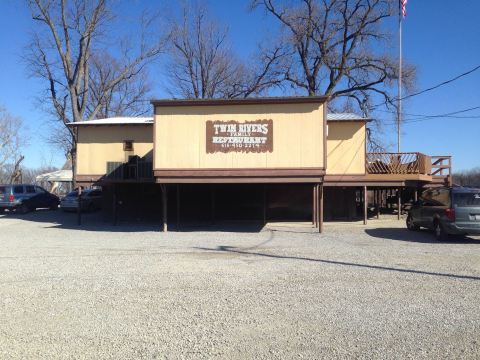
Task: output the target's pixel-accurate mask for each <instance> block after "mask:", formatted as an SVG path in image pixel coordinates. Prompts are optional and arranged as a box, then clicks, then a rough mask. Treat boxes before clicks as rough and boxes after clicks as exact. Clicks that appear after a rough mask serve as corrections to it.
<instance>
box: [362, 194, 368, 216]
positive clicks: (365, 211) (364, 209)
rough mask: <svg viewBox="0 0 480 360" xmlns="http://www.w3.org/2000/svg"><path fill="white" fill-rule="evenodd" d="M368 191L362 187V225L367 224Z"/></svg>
mask: <svg viewBox="0 0 480 360" xmlns="http://www.w3.org/2000/svg"><path fill="white" fill-rule="evenodd" d="M367 210H368V193H367V187H366V186H364V187H363V225H367Z"/></svg>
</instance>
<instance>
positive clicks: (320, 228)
mask: <svg viewBox="0 0 480 360" xmlns="http://www.w3.org/2000/svg"><path fill="white" fill-rule="evenodd" d="M317 197H318V211H317V212H318V232H319V233H322V232H323V184H321V185H318V189H317Z"/></svg>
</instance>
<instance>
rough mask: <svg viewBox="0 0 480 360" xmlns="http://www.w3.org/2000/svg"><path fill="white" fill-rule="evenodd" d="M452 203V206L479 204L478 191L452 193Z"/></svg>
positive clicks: (479, 196) (479, 195)
mask: <svg viewBox="0 0 480 360" xmlns="http://www.w3.org/2000/svg"><path fill="white" fill-rule="evenodd" d="M453 205H454V206H480V191H479V192H469V193H456V194H454V195H453Z"/></svg>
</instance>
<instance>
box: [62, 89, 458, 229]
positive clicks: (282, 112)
mask: <svg viewBox="0 0 480 360" xmlns="http://www.w3.org/2000/svg"><path fill="white" fill-rule="evenodd" d="M326 102H327V98H325V97H276V98H251V99H241V100H237V99H235V100H219V99H215V100H157V101H152V105H153V107H154V117H153V118H113V119H101V120H92V121H85V122H80V123H73V124H71V126H75V127H76V128H77V132H78V153H77V157H78V160H77V171H76V180H77V182H78V183H79V184H81V185H87V186H88V185H92V184H97V185H102V186H103V187H104V189H105V194H106V196H105V204H104V205H105V206H104V207H105V209H106V213H109V214H111V216H112V217H113V219H114V221H116V219H117V218H118V216H119V214H120V213H122V212H125V211H129V210H130V213H133V214H134V215H135V216H148V215H150V216H152V217H154V218H157V219H161V220H162V222H163V224H164V228H165V230H166V229H167V223H175V224H176V225H177V226H178V225H180V223H181V221H182V220H185V221H187V220H192V219H203V220H209V221H214V220H215V219H227V218H229V217H230V219H235V218H238V219H249V220H259V221H263V222H266V221H268V220H271V219H277V220H282V219H287V218H288V219H297V220H305V219H308V220H312V223H313V224H315V226H316V227H318V229H319V231H321V230H322V223H323V219H324V218H325V219H329V220H330V219H354V218H356V217H358V216H359V206H360V207H361V209H360V213H361V214H363V216H364V218H365V219H366V214H367V205H368V197H367V195H368V191H369V190H374V194H373V203H374V204H376V205H377V206H378V205H379V204H380V203H381V201H380V200H381V199H383V197H382V198H381V196H384V193H385V191H386V190H389V191H390V193H391V192H392V191H393V190H395V191H397V193H398V194H400V193H401V189H407V188H411V189H417V188H419V187H422V186H430V185H432V184H440V183H443V182H445V181H447V182H448V181H449V167H450V164H449V161H450V158H449V157H438V158H432V157H430V156H426V155H423V154H420V153H402V154H394V153H391V154H390V153H388V154H387V153H367V151H366V143H367V140H366V135H367V123H368V121H369V120H368V119H364V118H361V117H359V116H357V115H354V114H329V115H328V116H327V115H326ZM444 161H448V163H447V164H445V162H444ZM435 166H437V167H436V168H435ZM445 172H447V173H445ZM324 197H325V201H324V200H323V198H324ZM371 198H372V196H371ZM398 199H399V201H400V200H401V196H398ZM324 204H325V205H324ZM359 204H360V205H359ZM324 207H325V210H324ZM172 220H173V221H172Z"/></svg>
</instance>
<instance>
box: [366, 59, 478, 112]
mask: <svg viewBox="0 0 480 360" xmlns="http://www.w3.org/2000/svg"><path fill="white" fill-rule="evenodd" d="M479 69H480V65H477V66H475V67H474V68H472V69H470V70H468V71H466V72H464V73H462V74H460V75H457V76H455V77H453V78H451V79H448V80H445V81H442V82H441V83H439V84H437V85H434V86H432V87H429V88H427V89H423V90H421V91H417V92H416V93H413V94H409V95H406V96H404V97H401V98H400V100H405V99H409V98H411V97H414V96H418V95H421V94H424V93H426V92H429V91H432V90H435V89H438V88H439V87H442V86H444V85H447V84H450V83H452V82H454V81H457V80H458V79H461V78H462V77H464V76H467V75H470V74H471V73H473V72H475V71H477V70H479ZM398 100H399V98H398V97H397V98H395V99H392V102H394V101H398ZM382 105H385V103H384V102H383V103H378V104H375V105H373V106H372V107H373V108H377V107H379V106H382Z"/></svg>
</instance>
